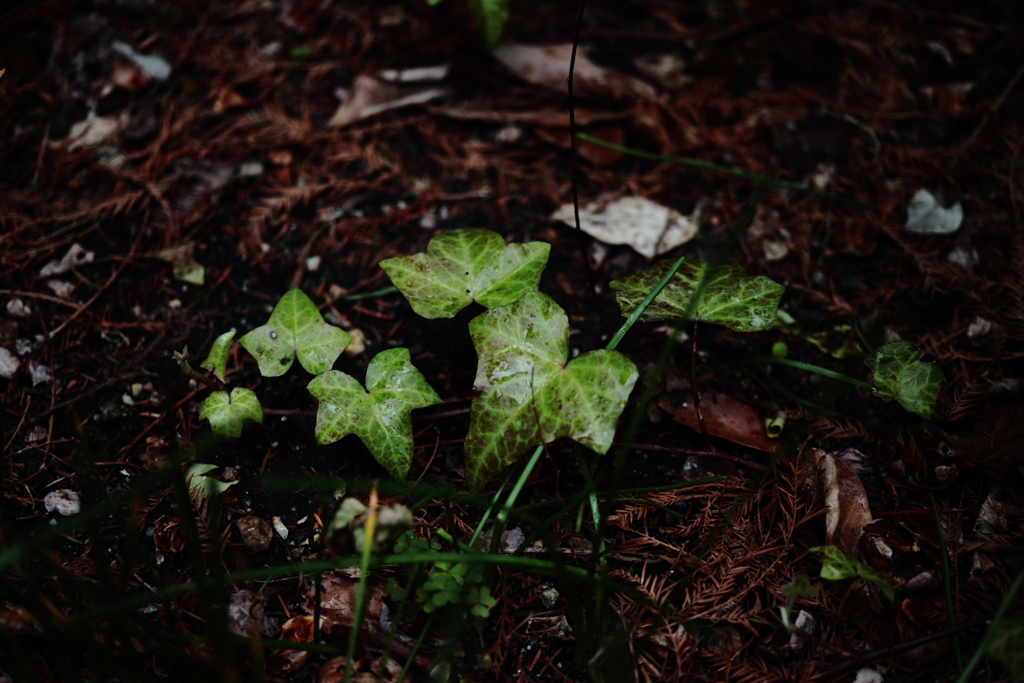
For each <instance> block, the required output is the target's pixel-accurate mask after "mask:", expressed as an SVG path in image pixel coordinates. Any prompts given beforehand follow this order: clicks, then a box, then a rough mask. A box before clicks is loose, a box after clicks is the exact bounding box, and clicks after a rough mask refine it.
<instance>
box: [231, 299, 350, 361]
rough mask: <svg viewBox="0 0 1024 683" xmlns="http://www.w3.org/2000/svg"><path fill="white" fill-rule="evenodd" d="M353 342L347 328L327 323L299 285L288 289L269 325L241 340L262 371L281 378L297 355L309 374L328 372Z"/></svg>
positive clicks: (271, 316) (275, 309)
mask: <svg viewBox="0 0 1024 683" xmlns="http://www.w3.org/2000/svg"><path fill="white" fill-rule="evenodd" d="M350 341H352V337H350V336H349V335H348V333H347V332H345V330H342V329H340V328H337V327H333V326H331V325H328V324H327V323H325V322H324V319H323V317H322V316H321V315H320V311H318V310H317V308H316V304H314V303H313V302H312V301H311V300H310V298H309V297H308V296H306V295H305V293H303V291H302V290H301V289H298V288H296V289H290V290H288V291H287V292H285V295H284V296H282V297H281V300H280V301H278V302H277V306H275V307H274V312H273V313H271V314H270V320H268V321H267V324H266V325H264V326H262V327H257V328H256V329H255V330H253V331H252V332H250V333H249V334H247V335H245V336H244V337H242V338H241V339H239V340H238V343H239V344H241V345H242V346H244V347H245V350H246V351H248V352H249V353H251V354H252V355H253V356H254V357H255V358H256V362H258V363H259V365H260V374H262V375H263V376H264V377H278V376H280V375H283V374H284V373H285V372H287V371H288V368H290V367H291V366H292V361H293V360H295V357H296V356H298V358H299V363H301V364H302V367H304V368H305V369H306V371H307V372H309V373H310V374H313V375H319V374H320V373H322V372H326V371H328V370H330V369H331V366H332V365H334V361H336V360H338V356H340V355H341V352H342V351H344V350H345V347H347V346H348V345H349V342H350Z"/></svg>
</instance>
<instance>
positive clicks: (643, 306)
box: [605, 256, 686, 351]
mask: <svg viewBox="0 0 1024 683" xmlns="http://www.w3.org/2000/svg"><path fill="white" fill-rule="evenodd" d="M685 260H686V257H685V256H680V257H679V260H677V261H676V262H675V263H673V264H672V267H671V268H669V269H668V272H667V273H665V276H664V277H663V278H661V280H659V281H658V284H656V285H654V289H652V290H651V291H650V292H648V293H647V296H645V297H644V300H643V301H641V302H640V305H639V306H637V307H636V310H635V311H633V312H632V313H630V314H629V317H628V318H626V322H624V323H622V327H620V328H619V331H618V332H616V333H615V336H614V337H612V340H611V341H610V342H608V346H606V347H605V348H606V349H607V350H609V351H614V350H615V347H616V346H618V345H619V342H620V341H622V338H623V337H625V336H626V333H627V332H629V328H631V327H633V323H635V322H636V321H637V320H639V319H640V316H641V315H643V313H644V311H645V310H647V307H648V306H650V305H651V302H652V301H654V300H655V299H656V298H657V296H658V295H659V294H661V290H663V289H665V285H667V284H668V281H669V280H671V279H672V277H673V276H674V275H675V274H676V273H677V272H679V267H680V266H681V265H683V261H685Z"/></svg>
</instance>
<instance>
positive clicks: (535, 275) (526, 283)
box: [380, 228, 551, 318]
mask: <svg viewBox="0 0 1024 683" xmlns="http://www.w3.org/2000/svg"><path fill="white" fill-rule="evenodd" d="M550 251H551V245H550V244H547V243H545V242H528V243H527V244H505V240H503V239H502V238H501V235H499V234H498V233H496V232H492V231H490V230H483V229H481V228H467V229H465V230H452V231H451V232H445V233H441V234H440V235H438V236H436V237H434V238H433V239H432V240H430V244H428V245H427V251H426V253H421V254H413V255H412V256H400V257H397V258H390V259H387V260H385V261H381V263H380V267H381V268H383V269H384V272H386V273H387V274H388V277H390V278H391V281H392V282H393V283H394V284H395V287H398V289H399V290H401V292H402V294H404V295H405V298H406V299H408V300H409V303H410V304H411V305H412V310H414V311H416V312H417V313H418V314H420V315H422V316H423V317H424V318H451V317H453V316H454V315H455V314H456V313H458V312H459V311H461V310H462V309H463V308H465V307H466V306H468V305H469V304H470V303H472V302H474V301H475V302H477V303H478V304H480V305H481V306H483V307H485V308H495V307H497V306H504V305H506V304H510V303H512V302H513V301H515V300H516V299H518V298H519V297H521V296H523V294H525V293H526V292H528V291H531V290H536V289H537V283H538V282H540V274H541V271H542V270H544V265H545V264H546V263H547V260H548V252H550Z"/></svg>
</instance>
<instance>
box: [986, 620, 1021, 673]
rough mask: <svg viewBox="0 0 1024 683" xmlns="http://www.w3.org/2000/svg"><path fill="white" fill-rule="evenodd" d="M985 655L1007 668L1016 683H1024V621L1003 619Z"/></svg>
mask: <svg viewBox="0 0 1024 683" xmlns="http://www.w3.org/2000/svg"><path fill="white" fill-rule="evenodd" d="M985 653H986V654H987V655H988V656H989V657H994V658H995V659H998V660H999V661H1000V662H1001V663H1002V665H1003V666H1005V667H1006V670H1007V672H1009V674H1010V678H1012V679H1013V681H1014V683H1024V619H1003V620H1002V621H1000V622H999V623H998V624H996V627H995V635H994V636H993V637H992V640H991V642H989V644H988V648H986V650H985Z"/></svg>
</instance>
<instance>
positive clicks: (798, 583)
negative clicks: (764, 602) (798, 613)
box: [779, 574, 821, 632]
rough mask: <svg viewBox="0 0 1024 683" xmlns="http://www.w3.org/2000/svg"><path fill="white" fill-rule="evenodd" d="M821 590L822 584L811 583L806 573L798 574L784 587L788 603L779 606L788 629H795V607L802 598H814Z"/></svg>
mask: <svg viewBox="0 0 1024 683" xmlns="http://www.w3.org/2000/svg"><path fill="white" fill-rule="evenodd" d="M820 590H821V586H819V585H817V584H815V585H811V581H810V579H808V578H807V576H806V575H805V574H798V575H797V576H796V577H795V578H794V579H793V580H792V581H790V582H789V583H787V584H786V585H785V586H783V587H782V594H783V595H784V596H785V597H786V604H785V605H783V606H782V607H780V608H779V611H780V612H781V613H782V625H783V626H785V627H786V630H787V631H790V632H792V631H795V630H796V625H795V624H794V623H793V607H794V606H796V601H797V600H799V599H800V598H813V597H814V596H816V595H817V594H818V592H819V591H820Z"/></svg>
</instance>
